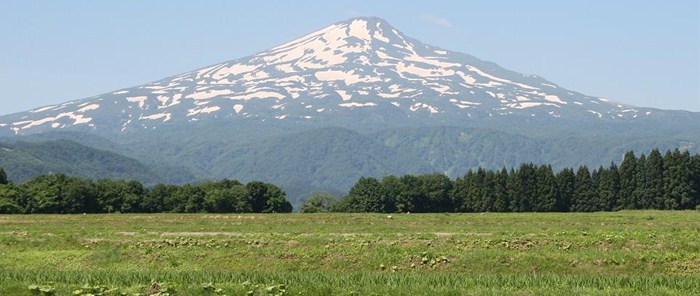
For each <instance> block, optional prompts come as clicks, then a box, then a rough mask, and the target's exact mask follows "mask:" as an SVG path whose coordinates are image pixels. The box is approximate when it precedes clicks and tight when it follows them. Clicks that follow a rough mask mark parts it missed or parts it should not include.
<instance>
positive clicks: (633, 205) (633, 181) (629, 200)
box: [615, 151, 639, 210]
mask: <svg viewBox="0 0 700 296" xmlns="http://www.w3.org/2000/svg"><path fill="white" fill-rule="evenodd" d="M637 176H638V172H637V157H636V156H635V155H634V152H632V151H630V152H627V153H625V157H624V158H623V159H622V163H621V164H620V195H619V202H618V205H617V207H616V208H615V210H621V209H637V208H639V206H638V205H637V198H635V195H636V194H637V192H636V189H637V185H638V183H639V182H638V180H637Z"/></svg>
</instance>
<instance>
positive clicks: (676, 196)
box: [662, 149, 695, 210]
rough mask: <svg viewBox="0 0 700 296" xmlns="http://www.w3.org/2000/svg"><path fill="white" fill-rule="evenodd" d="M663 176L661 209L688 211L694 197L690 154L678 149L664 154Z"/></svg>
mask: <svg viewBox="0 0 700 296" xmlns="http://www.w3.org/2000/svg"><path fill="white" fill-rule="evenodd" d="M663 175H664V197H663V203H662V207H663V209H665V210H679V209H690V208H691V205H692V204H693V197H694V196H695V192H693V190H694V188H693V187H694V185H693V173H692V171H691V159H690V154H689V153H688V152H683V153H681V152H680V151H679V150H678V149H676V150H674V151H673V152H671V151H668V152H666V155H665V156H664V172H663Z"/></svg>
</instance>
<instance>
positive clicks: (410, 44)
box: [0, 18, 700, 134]
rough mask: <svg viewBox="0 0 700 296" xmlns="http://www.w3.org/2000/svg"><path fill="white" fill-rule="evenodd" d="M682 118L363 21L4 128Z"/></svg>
mask: <svg viewBox="0 0 700 296" xmlns="http://www.w3.org/2000/svg"><path fill="white" fill-rule="evenodd" d="M676 113H678V112H676ZM676 113H673V114H670V113H669V112H668V111H662V110H656V109H650V108H639V107H634V106H630V105H627V104H622V103H618V102H614V101H612V100H609V99H604V98H596V97H591V96H586V95H583V94H580V93H578V92H575V91H571V90H567V89H564V88H562V87H560V86H558V85H556V84H555V83H553V82H550V81H547V80H545V79H543V78H541V77H538V76H535V75H524V74H519V73H515V72H512V71H509V70H506V69H503V68H502V67H500V66H498V65H496V64H494V63H491V62H486V61H482V60H479V59H477V58H475V57H472V56H470V55H466V54H461V53H458V52H453V51H449V50H445V49H441V48H438V47H434V46H430V45H427V44H424V43H422V42H420V41H418V40H415V39H412V38H409V37H406V36H405V35H403V34H402V33H401V32H399V31H398V30H397V29H395V28H393V27H392V26H391V25H389V24H388V23H386V22H385V21H383V20H381V19H378V18H357V19H351V20H348V21H345V22H340V23H336V24H333V25H331V26H329V27H326V28H324V29H322V30H319V31H317V32H313V33H311V34H308V35H306V36H304V37H301V38H298V39H296V40H293V41H290V42H288V43H285V44H283V45H280V46H277V47H274V48H272V49H269V50H267V51H264V52H261V53H258V54H255V55H253V56H249V57H245V58H242V59H238V60H233V61H229V62H225V63H221V64H217V65H212V66H209V67H205V68H202V69H198V70H195V71H192V72H188V73H184V74H180V75H176V76H172V77H168V78H166V79H163V80H160V81H155V82H152V83H148V84H145V85H141V86H137V87H133V88H126V89H121V90H117V91H114V92H111V93H108V94H103V95H99V96H95V97H91V98H87V99H83V100H77V101H72V102H67V103H64V104H59V105H55V106H46V107H41V108H37V109H34V110H31V111H28V112H23V113H18V114H13V115H8V116H3V117H0V128H2V129H4V131H5V134H30V133H37V132H45V131H49V130H61V129H68V130H79V131H95V132H98V133H102V134H116V133H126V132H132V131H139V130H144V129H157V128H160V127H162V126H165V125H177V124H182V123H187V122H196V121H207V120H212V119H227V120H228V121H229V122H230V124H236V122H238V121H241V120H245V119H250V120H255V121H259V122H265V121H285V122H292V123H294V122H297V123H298V122H305V123H308V124H317V125H320V126H329V125H351V126H355V127H362V126H372V125H375V124H386V125H390V126H391V125H393V126H397V125H405V124H414V125H425V124H434V125H435V124H437V125H444V124H447V125H455V124H456V125H462V124H463V123H464V122H465V121H478V120H480V119H483V118H488V117H544V118H547V119H552V120H555V119H559V118H562V119H565V120H599V121H640V120H644V119H654V118H656V119H659V118H664V117H669V116H673V117H676V116H678V114H676ZM683 116H686V117H687V116H690V117H692V119H693V120H696V121H697V120H698V118H700V116H698V114H697V113H689V112H685V113H684V114H683Z"/></svg>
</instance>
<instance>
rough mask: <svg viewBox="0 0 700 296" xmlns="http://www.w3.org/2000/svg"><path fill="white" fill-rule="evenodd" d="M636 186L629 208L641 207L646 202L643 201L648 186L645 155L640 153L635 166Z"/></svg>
mask: <svg viewBox="0 0 700 296" xmlns="http://www.w3.org/2000/svg"><path fill="white" fill-rule="evenodd" d="M635 171H636V177H635V181H636V184H637V185H636V186H635V188H634V192H633V194H632V201H631V207H630V208H629V209H643V208H644V205H645V204H647V203H646V202H645V200H646V198H647V192H646V189H647V187H648V186H649V185H648V184H647V177H646V175H647V156H646V155H644V154H642V155H640V156H639V159H637V168H636V170H635Z"/></svg>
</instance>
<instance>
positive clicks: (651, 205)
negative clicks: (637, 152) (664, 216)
mask: <svg viewBox="0 0 700 296" xmlns="http://www.w3.org/2000/svg"><path fill="white" fill-rule="evenodd" d="M644 179H645V181H646V182H645V184H646V186H645V187H644V196H643V197H641V198H640V200H641V201H640V206H641V208H642V209H663V208H664V204H665V200H664V161H663V157H662V156H661V152H659V150H658V149H654V150H652V151H651V153H649V157H647V159H646V167H645V174H644Z"/></svg>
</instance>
